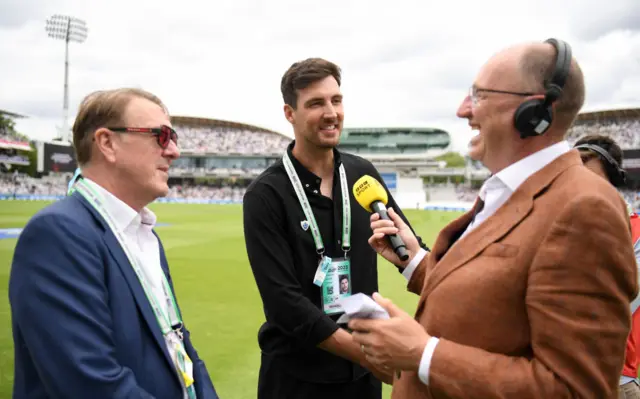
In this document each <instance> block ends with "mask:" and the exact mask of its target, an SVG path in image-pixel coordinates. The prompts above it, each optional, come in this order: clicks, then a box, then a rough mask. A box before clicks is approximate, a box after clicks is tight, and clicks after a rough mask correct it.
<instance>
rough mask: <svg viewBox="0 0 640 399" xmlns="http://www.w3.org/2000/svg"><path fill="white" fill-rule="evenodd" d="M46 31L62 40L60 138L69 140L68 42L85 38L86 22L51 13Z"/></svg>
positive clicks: (50, 35)
mask: <svg viewBox="0 0 640 399" xmlns="http://www.w3.org/2000/svg"><path fill="white" fill-rule="evenodd" d="M45 29H46V31H47V33H48V34H49V37H51V38H53V39H59V40H64V43H65V49H64V100H63V105H62V126H61V127H60V132H59V134H60V140H62V141H71V134H70V128H69V124H68V121H67V119H68V118H69V42H76V43H82V42H84V41H85V39H86V38H87V24H86V23H85V22H84V21H83V20H81V19H78V18H74V17H69V16H66V15H59V14H56V15H53V16H52V17H51V18H49V19H48V20H47V26H46V28H45Z"/></svg>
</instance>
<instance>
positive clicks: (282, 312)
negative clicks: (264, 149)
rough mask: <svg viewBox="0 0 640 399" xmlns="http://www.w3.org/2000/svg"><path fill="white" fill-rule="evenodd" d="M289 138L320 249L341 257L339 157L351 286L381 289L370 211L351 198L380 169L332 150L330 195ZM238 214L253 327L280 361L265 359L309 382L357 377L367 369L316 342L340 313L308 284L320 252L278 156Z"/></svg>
mask: <svg viewBox="0 0 640 399" xmlns="http://www.w3.org/2000/svg"><path fill="white" fill-rule="evenodd" d="M294 144H295V142H292V143H291V144H290V145H289V146H288V148H287V152H288V154H289V158H290V159H291V162H292V164H293V165H294V168H295V170H296V172H297V174H298V176H299V178H300V181H301V183H302V185H303V187H304V189H305V193H306V195H307V198H308V200H309V203H310V205H311V208H312V209H313V213H314V216H315V219H316V222H317V224H318V228H319V230H320V234H321V236H322V241H323V243H324V246H325V254H326V255H327V256H329V257H331V258H338V257H342V256H344V253H343V251H342V249H341V239H342V203H341V200H342V193H341V188H340V174H339V171H338V168H339V166H340V164H344V167H345V171H346V175H347V186H348V191H349V192H348V193H347V194H348V195H349V198H350V201H351V250H350V251H349V258H350V260H351V292H352V294H355V293H359V292H362V293H365V294H367V295H372V294H373V293H374V292H376V291H377V290H378V273H377V254H376V252H375V251H374V250H373V249H372V248H371V246H370V245H369V243H368V242H367V240H368V239H369V237H371V227H370V221H369V218H370V215H371V214H370V213H369V212H367V211H366V210H365V209H364V208H362V207H361V206H360V205H359V204H358V202H357V201H356V200H355V198H354V197H353V193H352V187H353V185H354V183H355V182H356V181H357V180H358V179H359V178H360V177H362V176H363V175H365V174H366V175H370V176H372V177H373V178H375V179H377V180H378V181H380V183H382V184H383V185H384V182H383V180H382V178H381V177H380V174H379V173H378V172H377V170H376V169H375V168H374V166H373V165H372V164H371V163H370V162H369V161H367V160H365V159H363V158H361V157H358V156H355V155H351V154H347V153H340V152H339V151H338V150H334V160H335V168H334V176H333V191H332V197H333V199H330V198H327V197H325V196H323V195H322V194H321V193H320V183H321V180H320V178H319V177H318V176H316V175H315V174H313V173H311V172H310V171H309V170H307V169H306V168H305V167H304V166H302V164H301V163H300V162H298V160H296V159H295V157H294V156H293V154H292V152H291V150H292V149H293V145H294ZM385 189H386V186H385ZM387 192H388V190H387ZM388 196H389V202H388V204H387V205H388V206H393V207H394V208H395V210H396V211H397V212H398V214H400V215H401V216H402V217H403V218H404V215H402V212H401V210H400V209H399V208H398V206H397V205H396V203H395V201H394V200H393V197H392V196H391V194H390V193H389V192H388ZM243 214H244V234H245V242H246V248H247V254H248V257H249V262H250V264H251V268H252V271H253V274H254V277H255V280H256V284H257V286H258V289H259V291H260V295H261V297H262V301H263V307H264V312H265V317H266V322H265V323H264V324H263V325H262V327H261V328H260V331H259V334H258V342H259V345H260V348H261V350H262V353H263V356H270V357H272V358H275V359H276V360H277V361H270V364H277V365H278V366H277V367H283V368H285V369H286V370H287V371H289V372H290V373H291V374H293V375H294V376H296V377H298V378H300V379H302V380H306V381H317V382H346V381H352V380H355V379H358V378H360V377H361V376H362V375H363V374H364V373H366V372H367V371H366V370H365V369H363V368H362V367H360V366H359V365H355V364H353V363H351V362H350V361H348V360H345V359H343V358H341V357H338V356H336V355H333V354H331V353H329V352H326V351H324V350H322V349H320V348H318V347H317V345H318V344H319V343H320V342H322V341H324V340H325V339H327V338H328V337H329V336H331V335H332V334H333V333H334V332H335V331H336V330H337V329H338V328H339V327H340V326H338V325H337V324H336V322H335V321H336V320H337V319H338V317H339V316H340V315H334V316H328V315H326V314H324V312H323V311H322V306H321V289H320V288H319V287H318V286H316V285H314V284H313V277H314V275H315V272H316V269H317V267H318V260H319V256H318V254H317V253H316V248H315V244H314V240H313V236H312V234H311V229H309V228H307V229H306V230H305V229H304V228H303V227H302V224H301V222H302V221H304V220H306V217H305V215H304V212H303V210H302V207H301V206H300V203H299V201H298V197H297V196H296V193H295V191H294V189H293V186H292V184H291V182H290V180H289V176H288V175H287V172H286V171H285V169H284V165H283V162H282V159H280V160H279V161H278V162H276V163H275V164H273V165H272V166H270V167H269V168H267V169H266V170H265V171H264V172H263V173H262V174H261V175H260V176H259V177H257V178H256V179H255V180H254V181H253V182H252V183H251V185H250V186H249V187H248V188H247V191H246V193H245V196H244V204H243ZM405 221H406V219H405ZM419 241H420V243H421V245H422V241H421V240H420V239H419ZM423 247H424V245H423ZM425 248H426V247H425Z"/></svg>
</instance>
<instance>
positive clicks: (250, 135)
mask: <svg viewBox="0 0 640 399" xmlns="http://www.w3.org/2000/svg"><path fill="white" fill-rule="evenodd" d="M175 128H176V131H177V132H178V135H179V137H180V139H179V146H180V149H181V150H182V151H196V152H207V153H211V154H240V155H266V154H282V152H283V151H284V150H285V149H286V147H287V144H289V142H290V141H291V139H290V138H288V137H285V136H281V135H279V134H276V133H267V132H261V131H252V130H246V129H235V128H225V127H190V126H175Z"/></svg>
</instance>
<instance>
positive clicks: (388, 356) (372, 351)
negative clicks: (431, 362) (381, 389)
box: [349, 293, 430, 372]
mask: <svg viewBox="0 0 640 399" xmlns="http://www.w3.org/2000/svg"><path fill="white" fill-rule="evenodd" d="M373 299H374V300H375V301H376V302H377V303H378V304H380V306H382V307H383V308H385V309H386V311H387V312H388V313H389V316H390V318H389V319H384V320H383V319H354V320H351V321H350V322H349V328H350V329H352V330H353V333H352V335H353V339H354V341H355V342H357V343H358V344H360V348H361V350H362V351H363V352H364V354H365V359H366V360H367V361H368V362H370V363H372V364H373V365H375V366H376V367H378V368H381V369H391V370H410V371H415V372H417V371H418V369H419V368H420V361H421V360H422V353H423V352H424V348H425V346H426V345H427V341H428V340H429V338H430V336H429V334H427V332H426V331H425V330H424V328H423V327H422V326H421V325H420V324H419V323H418V322H417V321H415V320H414V319H413V318H412V317H411V316H410V315H409V314H407V313H406V312H404V311H403V310H402V309H400V308H399V307H397V306H396V305H394V304H393V303H392V302H391V301H390V300H389V299H386V298H383V297H382V296H381V295H380V294H378V293H374V294H373Z"/></svg>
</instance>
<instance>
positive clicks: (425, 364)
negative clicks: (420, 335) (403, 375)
mask: <svg viewBox="0 0 640 399" xmlns="http://www.w3.org/2000/svg"><path fill="white" fill-rule="evenodd" d="M437 344H438V338H436V337H431V338H429V341H428V342H427V344H426V345H425V346H424V352H422V359H421V360H420V367H419V368H418V378H420V381H422V383H423V384H424V385H429V368H430V367H431V358H433V352H435V350H436V345H437Z"/></svg>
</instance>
